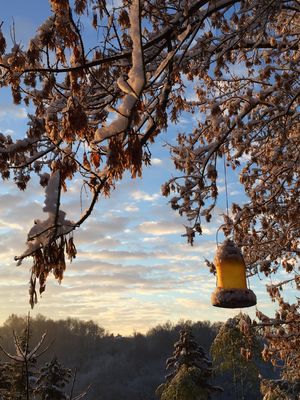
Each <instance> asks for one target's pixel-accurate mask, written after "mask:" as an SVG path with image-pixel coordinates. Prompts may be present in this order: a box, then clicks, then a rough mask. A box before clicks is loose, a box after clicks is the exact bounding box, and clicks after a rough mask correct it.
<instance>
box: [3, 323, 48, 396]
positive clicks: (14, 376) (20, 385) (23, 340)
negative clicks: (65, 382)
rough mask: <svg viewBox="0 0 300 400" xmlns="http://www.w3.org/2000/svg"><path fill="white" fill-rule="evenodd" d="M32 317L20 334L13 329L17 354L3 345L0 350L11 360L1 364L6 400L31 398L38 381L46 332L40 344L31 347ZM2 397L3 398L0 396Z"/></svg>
mask: <svg viewBox="0 0 300 400" xmlns="http://www.w3.org/2000/svg"><path fill="white" fill-rule="evenodd" d="M30 336H31V334H30V318H29V316H28V318H27V321H26V326H25V328H24V330H23V331H22V333H21V334H20V335H17V334H16V333H15V332H14V331H13V340H14V346H15V351H16V354H10V353H9V352H8V351H6V350H5V349H4V348H3V347H2V346H1V345H0V350H1V351H2V352H3V353H4V354H5V355H6V357H7V358H8V359H9V360H10V362H7V363H3V364H2V365H1V375H3V376H4V378H5V385H3V386H4V387H3V388H2V384H1V386H0V390H1V391H0V393H1V395H2V397H3V398H4V399H5V400H29V399H30V398H31V396H32V395H33V391H34V387H35V381H36V374H37V369H36V362H37V359H38V358H39V357H40V356H41V355H42V354H43V353H44V352H45V351H46V350H47V348H46V349H44V350H42V349H41V346H42V344H43V342H44V340H45V337H46V334H45V333H44V334H43V335H42V337H41V339H40V341H39V342H38V344H37V345H36V346H35V347H34V348H33V349H30V343H29V342H30ZM0 399H1V398H0Z"/></svg>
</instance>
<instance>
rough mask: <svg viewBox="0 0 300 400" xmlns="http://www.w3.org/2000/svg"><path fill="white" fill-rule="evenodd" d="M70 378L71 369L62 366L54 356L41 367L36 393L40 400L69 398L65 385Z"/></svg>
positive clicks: (64, 399)
mask: <svg viewBox="0 0 300 400" xmlns="http://www.w3.org/2000/svg"><path fill="white" fill-rule="evenodd" d="M70 379H71V370H70V369H68V368H64V367H62V365H61V364H60V363H59V362H58V360H57V358H56V357H53V359H52V360H51V361H50V362H47V363H46V364H45V365H44V366H43V367H42V368H41V369H40V371H39V373H38V377H37V381H36V387H35V390H34V395H35V397H36V398H38V399H39V400H69V396H68V395H67V393H66V392H65V387H66V385H67V384H68V383H69V382H70Z"/></svg>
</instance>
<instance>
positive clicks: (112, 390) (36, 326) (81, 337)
mask: <svg viewBox="0 0 300 400" xmlns="http://www.w3.org/2000/svg"><path fill="white" fill-rule="evenodd" d="M25 323H26V317H19V316H17V315H11V316H10V317H9V318H8V319H7V321H6V322H5V323H4V324H3V326H2V327H0V343H1V345H2V346H3V347H4V348H5V349H7V350H8V351H11V352H12V353H13V352H14V347H13V341H12V332H13V331H15V332H17V333H18V332H21V330H22V329H23V328H24V325H25ZM186 323H189V324H190V326H191V327H192V332H193V334H194V336H195V339H196V341H197V342H198V343H199V344H200V345H201V346H202V347H203V348H204V349H205V350H206V352H207V354H209V352H210V347H211V345H212V343H213V340H214V338H215V337H216V335H217V333H218V331H219V329H220V327H221V325H222V324H221V323H214V324H211V323H210V322H209V321H204V322H196V323H192V322H187V321H179V322H178V323H177V324H172V323H170V322H167V323H165V324H163V325H158V326H156V327H154V328H152V329H150V330H149V331H148V332H147V333H146V334H145V335H143V334H140V333H134V334H133V335H132V336H130V337H122V336H120V335H117V336H114V335H112V334H110V333H109V332H107V331H106V330H105V329H104V328H102V327H101V326H99V325H98V324H96V323H95V322H93V321H87V322H85V321H80V320H78V319H74V318H68V319H66V320H58V321H54V320H51V319H47V318H45V317H44V316H42V315H38V316H37V317H36V318H33V319H31V321H30V328H31V338H30V340H31V342H32V343H36V342H37V341H39V339H40V337H41V335H42V334H43V333H44V332H47V342H48V343H51V342H52V344H51V346H50V348H49V350H48V351H47V352H46V353H45V354H44V355H43V356H42V358H41V360H39V361H40V362H45V361H46V360H49V358H51V356H53V355H56V356H57V358H58V359H59V361H60V362H61V363H62V364H63V365H64V366H65V367H68V368H72V369H75V368H76V369H77V384H76V387H77V388H78V389H84V388H85V387H87V386H88V385H89V384H91V389H90V391H89V395H88V396H87V399H88V400H116V399H120V400H155V399H156V397H155V389H156V388H157V386H158V385H159V384H160V383H162V382H163V381H164V376H165V374H166V371H165V362H166V359H167V358H168V357H169V356H170V355H171V354H172V352H173V346H174V343H175V342H176V341H177V340H178V337H179V332H180V330H181V329H182V327H183V326H184V325H185V324H186ZM3 361H6V358H5V356H4V355H3V354H1V355H0V362H3ZM259 368H260V371H261V373H262V375H264V376H268V377H271V376H272V375H273V372H272V369H271V368H270V366H268V365H266V364H262V363H260V362H259ZM215 383H216V384H218V385H220V386H223V388H224V393H223V394H218V396H217V398H218V399H220V400H225V399H228V400H229V399H232V400H234V398H233V397H232V393H233V390H234V387H233V380H232V379H231V376H230V373H227V374H226V375H220V374H218V375H217V376H216V378H215ZM248 392H249V393H248ZM248 392H246V393H245V397H244V399H245V400H246V399H251V400H255V399H261V395H260V392H259V383H258V382H257V384H256V386H255V387H253V385H252V386H251V388H249V391H248Z"/></svg>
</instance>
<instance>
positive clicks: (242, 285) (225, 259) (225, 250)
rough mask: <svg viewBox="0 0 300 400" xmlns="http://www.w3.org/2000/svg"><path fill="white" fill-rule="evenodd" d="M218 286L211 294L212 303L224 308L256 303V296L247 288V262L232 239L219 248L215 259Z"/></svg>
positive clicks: (248, 305)
mask: <svg viewBox="0 0 300 400" xmlns="http://www.w3.org/2000/svg"><path fill="white" fill-rule="evenodd" d="M214 264H215V266H216V269H217V288H216V289H215V291H214V292H213V294H212V296H211V302H212V305H213V306H215V307H222V308H243V307H251V306H254V305H255V304H256V296H255V294H254V293H253V292H252V290H251V289H248V288H247V281H246V264H245V261H244V258H243V256H242V253H241V251H240V249H239V248H238V247H237V246H236V244H235V243H234V242H233V241H232V240H226V241H225V242H224V243H223V244H222V245H219V246H218V248H217V254H216V256H215V259H214Z"/></svg>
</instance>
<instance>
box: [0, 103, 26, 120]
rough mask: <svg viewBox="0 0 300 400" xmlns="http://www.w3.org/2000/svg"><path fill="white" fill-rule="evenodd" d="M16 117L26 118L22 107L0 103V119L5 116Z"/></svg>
mask: <svg viewBox="0 0 300 400" xmlns="http://www.w3.org/2000/svg"><path fill="white" fill-rule="evenodd" d="M9 117H10V118H17V119H24V118H27V111H26V109H25V108H24V107H18V106H15V105H6V104H1V105H0V120H1V119H6V118H9Z"/></svg>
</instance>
